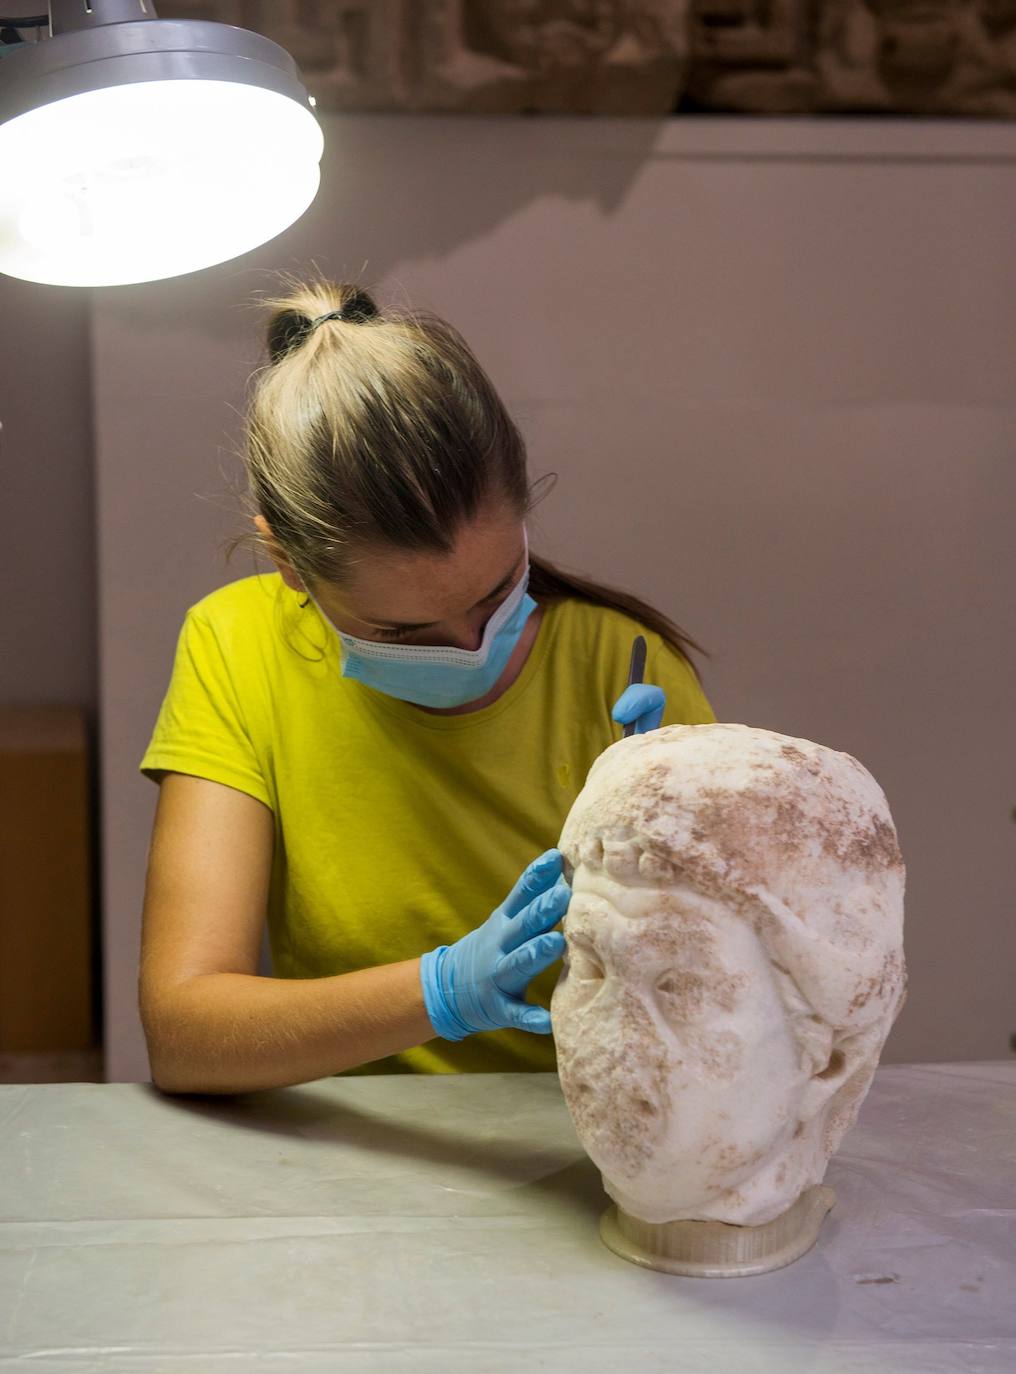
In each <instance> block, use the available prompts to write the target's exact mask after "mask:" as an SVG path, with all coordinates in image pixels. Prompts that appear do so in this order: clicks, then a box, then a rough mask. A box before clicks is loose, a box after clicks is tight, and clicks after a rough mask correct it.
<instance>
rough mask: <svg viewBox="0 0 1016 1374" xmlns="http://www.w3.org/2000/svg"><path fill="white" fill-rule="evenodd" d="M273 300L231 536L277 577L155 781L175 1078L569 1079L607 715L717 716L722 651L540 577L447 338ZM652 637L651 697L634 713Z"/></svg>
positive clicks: (158, 925)
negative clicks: (557, 1051)
mask: <svg viewBox="0 0 1016 1374" xmlns="http://www.w3.org/2000/svg"><path fill="white" fill-rule="evenodd" d="M268 306H269V309H270V312H271V313H270V319H269V323H268V349H269V357H270V361H269V363H268V365H267V366H266V367H265V368H264V369H263V370H261V371H260V373H259V374H257V375H256V378H255V381H254V385H253V388H252V393H251V398H250V401H249V410H248V416H247V425H246V445H245V463H246V467H247V476H248V481H249V488H250V495H251V497H252V499H253V504H254V507H255V511H256V513H255V514H254V524H255V526H256V527H257V530H258V535H257V536H242V537H241V539H238V540H234V541H233V546H232V547H235V546H236V544H238V543H240V542H242V540H243V539H244V538H255V539H256V541H257V543H258V545H259V546H260V547H262V548H265V549H266V550H267V551H268V553H269V554H270V556H271V558H272V560H273V561H274V563H275V565H276V568H277V569H278V572H277V574H270V575H260V576H253V577H248V578H243V579H241V580H239V581H237V582H233V583H230V584H228V585H227V586H224V587H220V588H219V589H218V590H217V591H214V592H212V593H211V594H210V595H209V596H206V597H205V598H204V599H203V600H202V601H200V602H198V603H197V604H196V605H195V606H193V607H191V609H190V610H189V611H188V613H187V616H186V619H185V622H184V625H183V629H182V631H181V634H180V638H179V642H178V646H177V653H176V660H175V664H174V668H173V675H172V679H171V682H170V685H169V689H168V691H167V694H166V697H165V700H164V702H163V704H162V709H161V711H160V713H159V718H158V721H157V723H156V727H155V731H154V734H153V736H152V740H151V742H150V744H149V747H148V750H147V751H146V753H145V756H144V758H143V760H142V762H141V765H140V767H141V771H142V772H143V773H145V774H146V775H147V776H149V777H152V778H154V779H156V780H157V781H159V782H160V796H159V804H158V809H157V812H156V818H155V825H154V830H153V836H152V845H151V852H150V856H149V866H148V875H147V882H146V892H145V908H144V929H143V936H142V959H141V982H140V992H141V1011H142V1019H143V1022H144V1026H145V1033H146V1036H147V1040H148V1048H149V1055H150V1059H151V1065H152V1073H153V1078H154V1080H155V1082H156V1083H157V1084H158V1086H159V1087H161V1088H163V1089H164V1090H166V1091H171V1092H172V1091H179V1092H239V1091H247V1090H250V1089H255V1088H266V1087H273V1086H278V1085H282V1084H288V1083H298V1082H304V1081H307V1080H309V1079H313V1078H319V1077H323V1076H324V1075H326V1074H334V1073H338V1072H343V1071H350V1070H357V1069H360V1070H361V1071H366V1072H380V1071H402V1072H414V1071H416V1072H419V1071H423V1072H435V1073H440V1072H454V1071H460V1070H486V1071H495V1070H516V1069H518V1070H539V1069H544V1070H549V1069H553V1067H554V1057H553V1043H552V1041H551V1040H550V1038H549V1032H550V1029H551V1027H550V1016H549V1012H548V1011H547V1010H546V1008H547V1005H548V1003H549V995H550V991H551V989H552V987H553V983H554V979H555V970H554V969H553V968H552V967H551V966H552V965H553V964H554V963H555V962H556V961H557V959H558V958H559V956H560V954H561V952H562V949H563V938H562V936H561V935H560V933H559V932H557V931H554V930H553V929H552V927H554V926H555V925H556V924H557V923H558V921H559V920H560V918H561V916H562V915H563V914H564V912H565V910H566V908H567V904H568V897H569V889H568V885H567V883H566V881H565V879H564V877H563V875H562V865H561V856H560V854H559V852H558V851H557V850H556V849H554V848H553V847H552V846H553V845H554V843H555V841H556V838H557V835H558V833H559V830H560V827H561V824H562V822H563V820H564V817H565V815H566V813H567V811H568V809H569V807H570V806H571V804H572V801H573V800H574V799H575V797H576V795H577V794H578V792H579V790H580V788H581V787H582V784H583V781H584V779H585V775H586V772H587V770H588V768H589V766H590V765H591V764H592V762H593V760H594V759H595V758H596V757H597V755H598V754H599V753H601V752H602V750H603V749H605V748H606V747H607V746H608V745H609V744H611V743H612V742H613V741H614V739H616V738H617V736H618V732H617V728H616V726H614V725H612V723H611V716H612V715H613V719H614V720H615V721H619V722H623V723H629V722H632V721H634V722H636V728H637V729H638V730H646V729H652V728H655V727H656V726H657V725H659V724H660V723H661V719H663V717H664V711H666V720H667V722H668V723H672V722H686V723H699V722H711V721H714V720H715V716H714V715H713V712H712V710H711V709H710V706H709V703H708V702H707V700H706V698H705V696H704V695H703V692H702V689H701V686H700V685H699V682H698V679H697V677H696V674H695V671H694V669H693V667H692V666H691V664H690V662H689V660H688V658H687V657H686V654H685V647H686V646H687V645H693V646H694V647H695V648H698V647H699V646H698V645H697V644H695V643H694V641H693V640H690V639H688V638H687V637H686V636H684V635H683V634H682V633H681V632H680V631H679V630H678V629H677V628H676V627H675V626H674V625H672V624H671V623H670V622H669V621H668V620H666V619H665V618H664V617H663V616H662V615H660V614H659V613H658V612H656V611H654V610H653V609H652V608H651V607H649V606H646V605H645V604H644V603H642V602H640V601H637V600H636V599H635V598H634V597H630V596H627V595H625V594H623V593H620V592H615V591H611V590H609V589H607V588H603V587H600V586H598V585H596V584H595V583H592V582H587V581H583V580H580V579H578V578H574V577H571V576H568V575H565V574H564V573H562V572H561V571H560V570H558V569H556V568H554V567H553V565H551V564H550V563H547V562H546V561H545V560H543V559H540V558H536V557H534V558H532V559H530V558H529V556H528V540H527V535H526V529H525V517H526V514H527V512H528V511H529V510H530V509H531V506H532V503H533V500H532V498H533V492H532V489H531V488H530V486H529V482H528V479H527V475H526V459H525V447H524V444H523V440H522V437H521V435H520V434H519V432H518V430H517V429H516V428H515V426H514V425H513V423H512V421H511V420H510V418H509V417H508V415H507V413H506V411H505V409H504V406H503V405H502V403H501V401H500V399H499V398H498V396H497V394H496V392H495V391H494V388H493V386H492V385H491V383H490V380H489V378H488V377H487V376H486V374H485V373H484V372H483V370H482V368H481V367H480V366H479V364H478V363H477V361H476V359H475V358H474V357H473V355H472V353H471V352H470V351H469V349H468V348H467V346H466V344H465V343H464V341H463V340H462V338H461V337H460V335H459V334H458V333H457V332H456V331H455V330H454V329H453V328H452V327H451V326H450V325H448V324H446V323H445V322H444V321H442V320H440V319H437V318H436V317H434V316H430V315H423V314H419V313H411V312H405V313H401V314H400V313H396V312H393V311H385V312H382V311H380V310H379V309H378V307H377V306H376V305H375V303H374V301H373V300H372V298H371V297H370V295H369V294H368V293H367V292H366V291H364V290H363V289H361V288H359V287H357V286H355V285H348V284H347V285H334V284H329V283H327V282H317V283H314V284H312V285H307V286H296V287H295V288H294V289H293V290H292V292H291V294H289V295H288V296H286V297H284V298H279V299H275V300H272V301H269V302H268ZM232 547H231V549H230V552H232ZM638 633H642V634H644V635H645V636H646V639H647V641H648V658H647V671H646V679H647V683H651V684H653V685H643V686H637V687H632V688H629V689H627V690H626V691H624V692H623V694H622V695H621V696H620V699H619V700H616V698H617V697H618V694H619V692H621V689H622V688H623V687H624V684H625V681H626V675H627V668H628V660H629V655H630V651H631V645H632V640H633V637H634V636H635V635H636V634H638ZM612 704H613V710H612ZM541 851H543V852H542V853H541ZM534 856H539V857H537V858H535V859H534ZM506 892H507V893H508V894H509V895H508V896H507V897H505V895H504V894H505V893H506ZM266 919H267V923H268V930H269V935H270V939H271V947H272V958H273V967H274V972H275V975H276V976H274V977H262V976H259V975H258V973H257V968H258V954H259V948H260V941H261V932H262V929H263V926H264V924H265V921H266ZM534 975H540V976H538V977H535V981H534V982H533V986H532V988H531V989H529V992H530V996H531V997H532V999H533V1000H532V1001H527V1000H526V993H527V988H529V983H530V980H531V979H534Z"/></svg>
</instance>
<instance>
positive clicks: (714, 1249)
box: [600, 1187, 836, 1279]
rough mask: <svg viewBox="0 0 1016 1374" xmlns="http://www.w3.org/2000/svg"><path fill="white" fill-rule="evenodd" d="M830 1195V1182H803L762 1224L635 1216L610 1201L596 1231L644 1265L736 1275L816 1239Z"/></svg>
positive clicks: (760, 1270)
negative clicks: (787, 1204)
mask: <svg viewBox="0 0 1016 1374" xmlns="http://www.w3.org/2000/svg"><path fill="white" fill-rule="evenodd" d="M835 1201H836V1194H835V1193H834V1192H833V1190H832V1189H831V1188H823V1187H815V1188H807V1189H805V1191H804V1192H803V1193H802V1194H801V1196H800V1197H799V1198H798V1199H797V1201H796V1202H795V1203H794V1205H793V1207H789V1208H788V1209H787V1210H786V1211H785V1212H783V1213H782V1214H781V1215H780V1216H778V1217H775V1218H774V1219H773V1220H772V1221H767V1222H766V1223H765V1224H764V1225H763V1226H732V1225H730V1224H729V1223H728V1222H725V1221H665V1222H651V1221H640V1220H639V1219H638V1217H631V1216H629V1215H628V1213H627V1212H622V1211H621V1209H620V1208H619V1207H616V1206H612V1207H608V1208H607V1210H606V1211H605V1212H604V1214H603V1216H602V1217H601V1218H600V1237H601V1239H602V1240H603V1243H604V1244H605V1245H606V1246H607V1247H608V1248H609V1249H611V1250H613V1252H614V1254H615V1255H620V1256H621V1258H622V1259H626V1260H631V1262H632V1263H633V1264H641V1265H643V1266H644V1267H645V1268H646V1269H662V1270H665V1271H666V1272H667V1273H668V1274H688V1275H691V1276H692V1277H695V1278H702V1279H727V1278H731V1279H734V1278H741V1277H743V1276H744V1275H747V1274H767V1273H768V1272H769V1271H770V1269H782V1268H783V1266H784V1265H785V1264H792V1263H793V1261H794V1260H796V1259H800V1257H801V1256H802V1255H803V1254H806V1253H807V1251H809V1250H810V1249H811V1247H812V1246H813V1245H814V1244H815V1242H816V1240H818V1233H819V1231H820V1229H821V1227H822V1222H823V1220H824V1219H825V1216H826V1213H827V1212H828V1211H829V1210H830V1208H831V1207H832V1205H833V1203H834V1202H835Z"/></svg>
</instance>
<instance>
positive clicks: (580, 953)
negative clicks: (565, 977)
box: [568, 942, 606, 983]
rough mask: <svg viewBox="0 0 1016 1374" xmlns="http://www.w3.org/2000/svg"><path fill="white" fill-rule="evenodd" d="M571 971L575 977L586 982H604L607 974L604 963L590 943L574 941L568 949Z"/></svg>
mask: <svg viewBox="0 0 1016 1374" xmlns="http://www.w3.org/2000/svg"><path fill="white" fill-rule="evenodd" d="M568 963H569V971H570V973H571V976H572V977H573V978H579V979H581V980H582V981H583V982H586V983H602V982H603V980H604V978H605V977H606V974H605V973H604V969H603V964H602V963H601V962H600V960H599V958H598V957H597V956H596V954H595V953H594V952H593V951H592V950H591V949H590V948H589V946H588V945H579V944H575V943H574V942H573V943H572V946H571V949H570V950H569V951H568Z"/></svg>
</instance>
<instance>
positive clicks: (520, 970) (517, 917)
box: [420, 849, 571, 1040]
mask: <svg viewBox="0 0 1016 1374" xmlns="http://www.w3.org/2000/svg"><path fill="white" fill-rule="evenodd" d="M570 900H571V889H570V888H569V886H568V884H567V882H565V880H564V878H563V876H562V865H561V852H560V850H557V849H548V850H547V851H546V853H545V854H541V855H540V857H539V858H538V859H536V860H534V862H533V863H531V864H530V865H529V867H528V868H527V869H526V871H525V872H524V873H523V874H522V877H521V878H520V879H519V880H518V882H517V883H516V884H515V886H514V887H513V888H512V890H511V892H510V893H509V894H508V896H507V897H506V898H505V900H504V901H503V902H502V903H501V905H500V906H499V907H497V909H496V910H495V911H494V912H493V913H492V914H491V915H490V916H489V917H488V918H487V920H486V921H484V923H483V925H482V926H478V927H477V928H476V930H471V931H470V932H469V934H468V935H464V936H463V937H462V939H461V940H458V941H457V942H456V943H455V944H454V945H440V946H439V947H438V948H437V949H435V950H431V952H430V953H429V954H425V955H424V956H423V958H422V959H421V960H420V981H421V983H422V984H423V1000H424V1003H425V1005H426V1008H427V1015H428V1016H429V1017H430V1021H431V1024H432V1025H433V1027H434V1030H435V1032H436V1033H437V1034H438V1035H440V1036H441V1037H442V1038H443V1039H445V1040H462V1039H464V1038H465V1037H466V1036H467V1035H473V1034H475V1033H476V1032H477V1031H488V1030H499V1029H501V1028H502V1027H506V1026H514V1027H515V1028H516V1029H517V1030H527V1031H534V1032H536V1034H538V1035H549V1034H550V1029H551V1027H550V1012H549V1011H547V1010H546V1008H544V1007H534V1006H533V1005H532V1004H531V1003H529V1002H526V1001H525V1000H524V998H525V992H526V988H527V987H528V986H529V982H530V980H531V979H532V978H534V977H535V976H536V974H538V973H542V972H543V970H544V969H545V968H549V967H550V965H551V964H552V963H554V961H555V960H557V959H559V958H560V957H561V955H562V954H563V953H564V936H563V935H562V934H561V933H560V932H559V931H554V930H551V927H552V926H555V925H557V923H558V921H560V919H561V917H562V916H563V915H564V914H565V912H566V911H567V910H568V903H569V901H570Z"/></svg>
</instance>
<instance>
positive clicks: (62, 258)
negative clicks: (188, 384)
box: [0, 5, 323, 286]
mask: <svg viewBox="0 0 1016 1374" xmlns="http://www.w3.org/2000/svg"><path fill="white" fill-rule="evenodd" d="M98 8H99V6H98V5H96V6H94V9H96V10H97V9H98ZM322 148H323V138H322V133H321V127H320V125H319V124H318V122H317V120H316V119H315V117H314V115H313V113H312V111H311V107H310V100H309V97H308V95H307V92H306V91H305V89H304V87H303V85H302V82H301V80H300V76H299V72H298V70H297V67H296V64H295V63H294V62H293V60H292V58H291V57H290V56H289V54H288V53H287V52H286V51H285V50H284V49H283V48H280V47H279V46H278V45H277V44H275V43H272V42H271V41H270V40H268V39H266V38H264V37H262V36H261V35H259V34H253V33H249V32H248V31H247V30H245V29H238V28H233V27H232V26H230V25H226V24H214V23H208V22H205V21H197V20H168V19H167V20H163V19H144V20H139V21H135V22H130V21H127V22H118V23H108V24H105V25H98V26H92V27H88V28H82V29H75V30H70V31H66V32H59V33H57V35H56V36H55V37H52V38H49V39H46V40H43V41H42V42H38V43H23V44H16V45H13V46H12V47H10V48H8V49H7V50H6V51H5V55H4V56H3V59H2V60H0V272H5V273H7V274H8V275H10V276H15V277H23V278H25V279H27V280H29V281H37V282H49V283H53V284H56V285H61V286H117V285H124V284H126V283H129V282H141V281H154V280H157V279H159V278H163V277H172V276H177V275H179V274H181V273H184V272H193V271H196V270H198V269H199V268H203V267H210V266H211V265H212V264H214V263H219V262H225V261H227V260H228V259H230V258H234V257H237V256H238V255H239V254H241V253H245V252H248V251H249V250H250V249H252V248H255V247H257V245H258V244H261V243H264V242H266V241H267V240H268V239H271V238H273V237H274V236H275V235H276V234H279V233H281V232H282V230H283V229H285V228H287V226H288V225H290V224H292V223H293V221H294V220H296V219H298V218H299V217H300V215H302V214H303V212H304V211H305V210H306V208H307V207H308V205H310V203H311V201H312V200H313V199H314V196H315V194H316V193H317V189H318V184H319V180H320V170H319V163H320V159H321V153H322Z"/></svg>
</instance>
